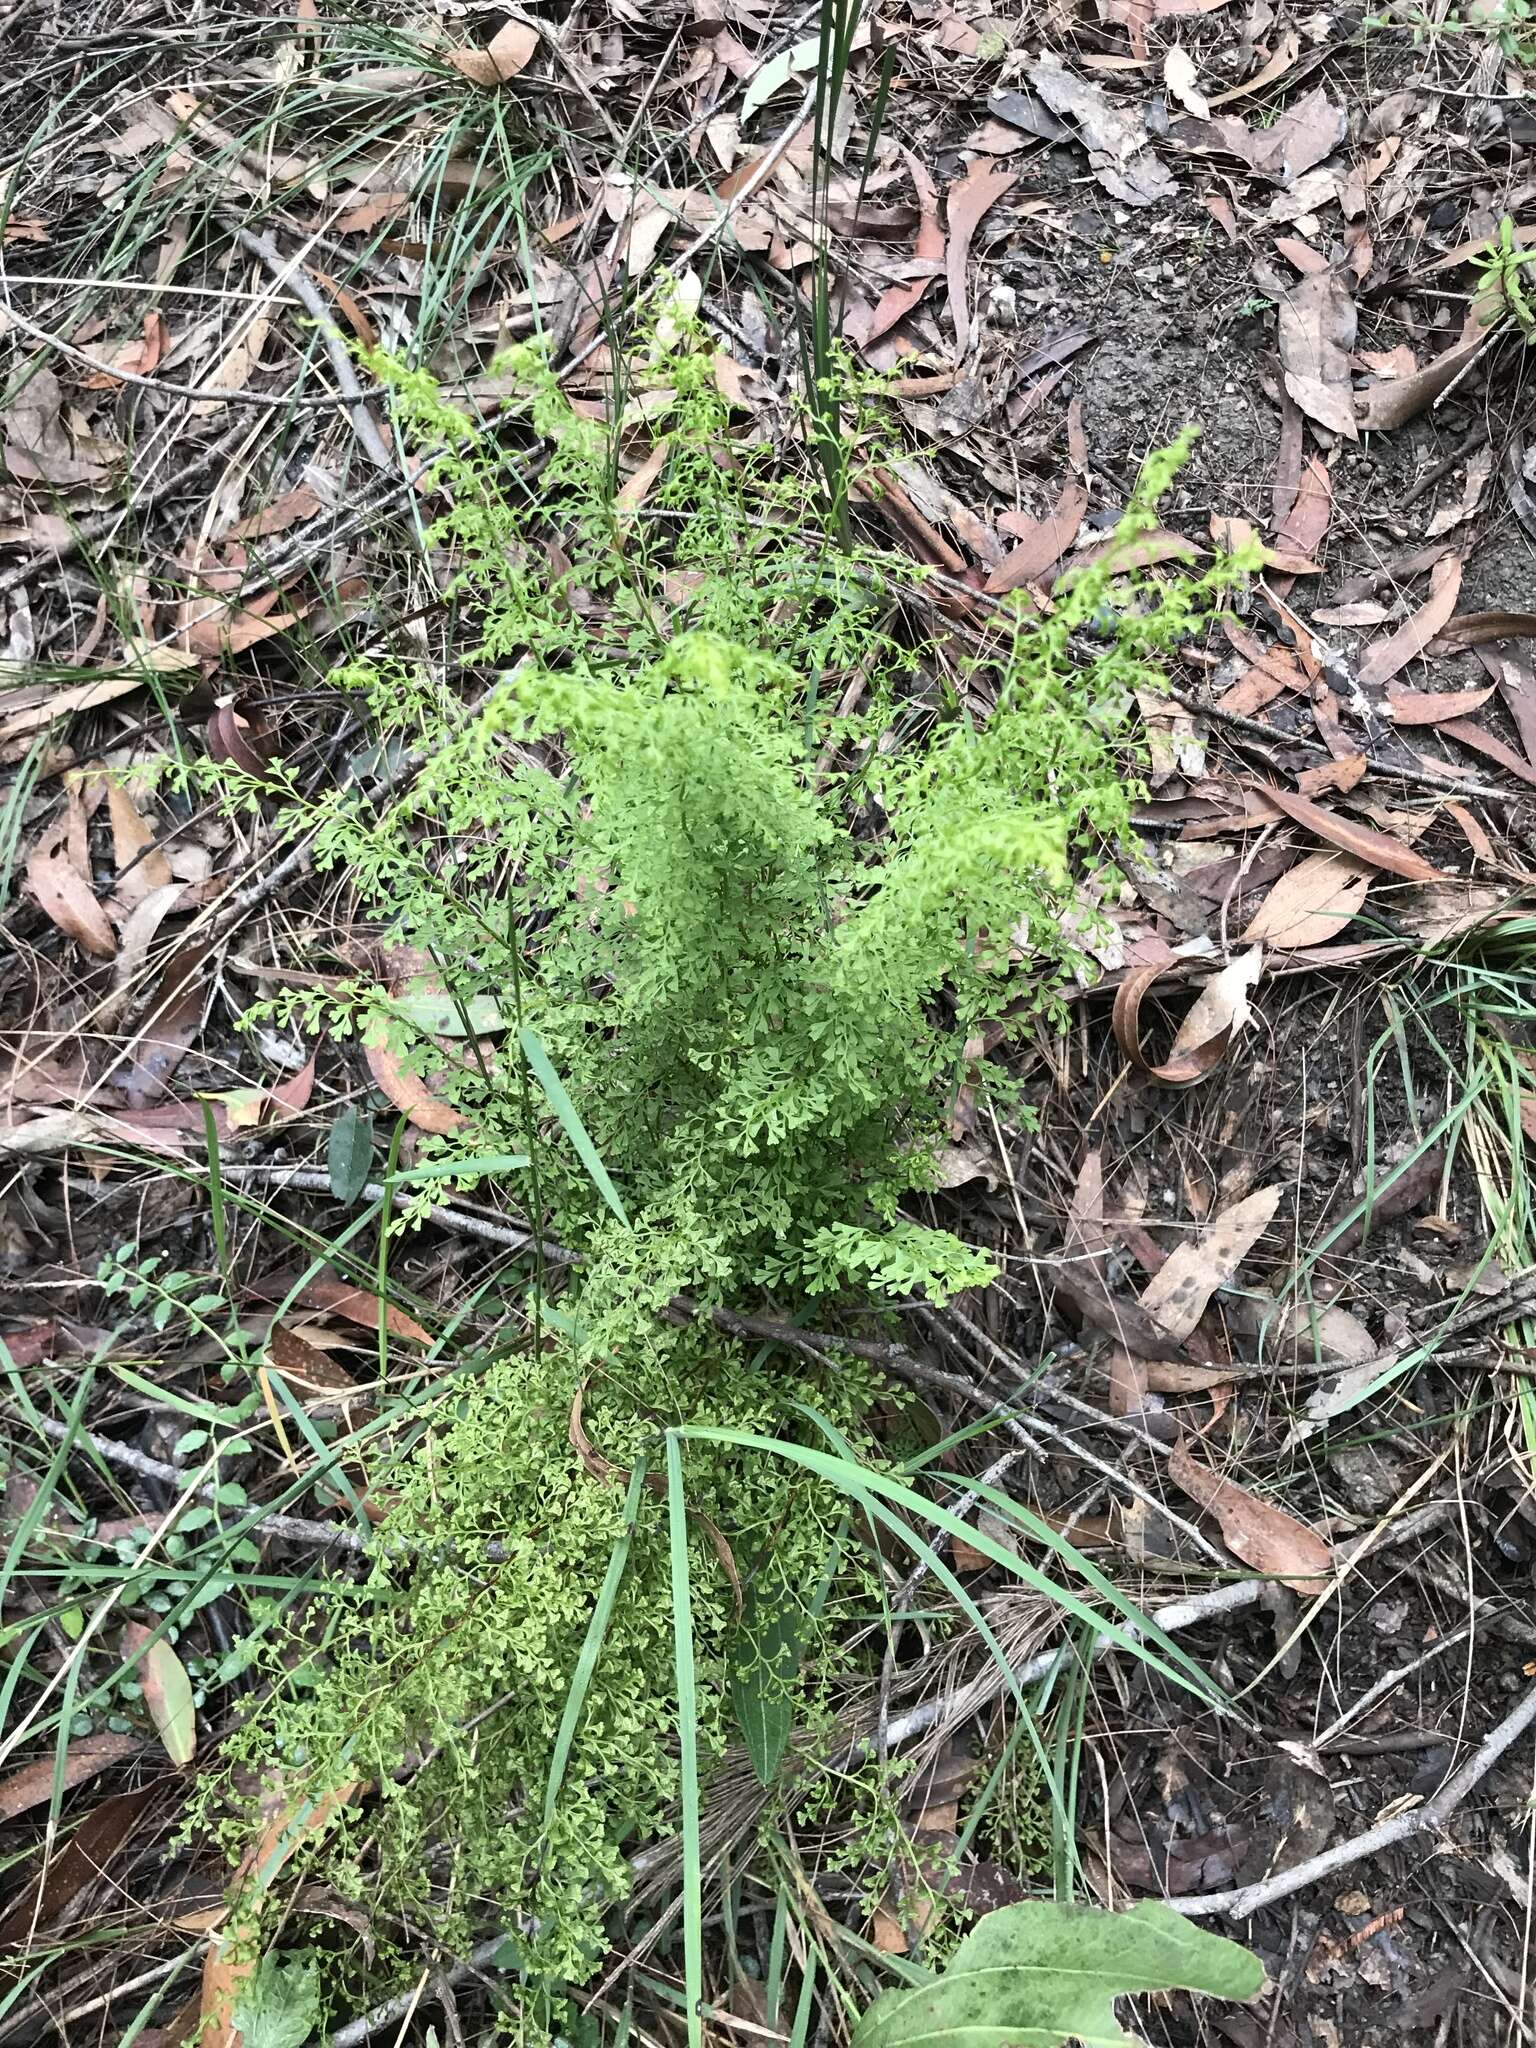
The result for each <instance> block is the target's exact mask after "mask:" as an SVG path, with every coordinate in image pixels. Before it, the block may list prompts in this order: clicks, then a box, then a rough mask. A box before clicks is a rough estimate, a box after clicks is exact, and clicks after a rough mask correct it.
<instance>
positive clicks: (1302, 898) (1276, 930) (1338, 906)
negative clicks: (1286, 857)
mask: <svg viewBox="0 0 1536 2048" xmlns="http://www.w3.org/2000/svg"><path fill="white" fill-rule="evenodd" d="M1374 873H1375V870H1374V869H1373V868H1369V867H1367V866H1365V865H1364V864H1363V863H1362V862H1360V861H1356V860H1351V859H1350V858H1349V856H1348V855H1347V854H1342V853H1309V854H1308V855H1307V856H1306V858H1305V859H1304V860H1299V861H1298V862H1297V863H1296V865H1295V867H1293V868H1290V869H1288V870H1287V871H1286V873H1285V874H1283V875H1282V876H1281V877H1280V879H1279V881H1278V882H1276V884H1275V886H1274V888H1273V889H1271V890H1270V892H1269V894H1268V895H1267V896H1266V897H1265V899H1264V901H1263V902H1262V903H1261V904H1260V906H1259V909H1258V912H1257V915H1256V916H1255V917H1254V918H1253V920H1252V921H1251V922H1250V924H1249V926H1248V929H1247V931H1245V932H1244V933H1243V939H1244V941H1245V943H1247V944H1248V945H1252V944H1253V943H1254V942H1255V941H1256V940H1258V939H1263V940H1264V942H1265V943H1266V945H1270V946H1283V947H1285V948H1286V949H1287V950H1289V949H1290V948H1291V947H1293V946H1324V945H1326V944H1327V943H1328V941H1329V940H1330V939H1334V938H1337V937H1338V935H1339V933H1340V932H1341V931H1343V929H1344V927H1345V925H1347V924H1348V923H1349V922H1350V920H1351V919H1352V918H1353V917H1354V916H1355V914H1356V913H1357V912H1358V910H1359V908H1360V906H1361V904H1362V903H1363V902H1364V901H1365V895H1366V891H1367V890H1368V889H1369V888H1370V886H1371V877H1372V875H1373V874H1374Z"/></svg>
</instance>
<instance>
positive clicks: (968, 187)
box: [945, 159, 1018, 362]
mask: <svg viewBox="0 0 1536 2048" xmlns="http://www.w3.org/2000/svg"><path fill="white" fill-rule="evenodd" d="M1017 183H1018V173H1017V172H1016V171H997V170H994V169H993V168H992V166H991V165H990V164H989V163H986V162H985V161H984V160H982V159H978V160H977V161H976V162H975V163H974V164H972V165H971V168H970V169H969V170H968V171H967V172H966V174H965V176H964V178H962V179H961V180H960V182H959V183H958V184H955V185H951V186H950V188H949V204H948V207H947V213H948V218H949V255H948V257H947V259H946V264H945V275H946V278H947V280H948V283H949V315H950V318H951V319H952V320H953V321H954V323H955V361H956V362H959V361H960V360H961V358H962V357H963V356H964V354H965V352H966V349H967V348H968V347H969V346H970V339H971V314H970V308H969V306H968V305H967V303H966V296H965V265H966V259H967V257H968V256H969V255H970V253H971V239H972V237H973V236H974V234H975V233H976V230H977V228H978V226H979V225H980V223H981V221H982V218H983V216H984V215H985V214H986V213H987V212H988V211H989V210H990V209H991V208H992V207H994V206H995V205H996V204H997V202H998V200H999V199H1001V198H1002V196H1003V194H1004V193H1005V192H1008V191H1011V190H1012V189H1013V187H1014V186H1015V185H1016V184H1017Z"/></svg>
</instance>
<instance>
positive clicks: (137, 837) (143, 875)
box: [107, 777, 171, 906]
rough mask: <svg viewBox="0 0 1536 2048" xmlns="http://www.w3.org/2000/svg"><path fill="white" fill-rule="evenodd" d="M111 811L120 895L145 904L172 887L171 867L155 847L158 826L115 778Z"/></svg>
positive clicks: (109, 798)
mask: <svg viewBox="0 0 1536 2048" xmlns="http://www.w3.org/2000/svg"><path fill="white" fill-rule="evenodd" d="M107 811H108V814H109V816H110V817H111V820H112V861H113V865H114V866H115V867H116V869H117V893H118V896H119V898H120V899H121V901H122V902H124V903H126V904H128V905H130V906H132V905H135V904H139V903H142V902H143V901H144V898H145V897H146V896H152V895H153V894H154V892H155V891H156V890H157V889H164V888H166V887H168V886H169V884H170V881H171V864H170V862H169V861H168V860H167V859H166V857H165V855H164V854H163V853H162V852H161V851H160V849H159V848H158V847H157V846H156V845H155V832H154V827H153V826H152V825H151V824H150V823H149V821H148V819H146V818H145V817H143V816H142V815H141V813H140V812H139V810H138V809H137V807H136V806H135V804H134V801H133V798H132V797H131V796H129V794H128V792H127V790H126V789H124V788H123V786H122V784H121V783H120V782H118V781H117V779H116V778H115V777H110V778H109V779H108V782H107Z"/></svg>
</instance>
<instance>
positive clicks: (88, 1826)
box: [0, 1785, 155, 1950]
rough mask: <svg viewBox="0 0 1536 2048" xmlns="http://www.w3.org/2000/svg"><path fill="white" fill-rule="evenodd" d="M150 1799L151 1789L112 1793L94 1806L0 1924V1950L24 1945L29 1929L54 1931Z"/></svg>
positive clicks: (113, 1854)
mask: <svg viewBox="0 0 1536 2048" xmlns="http://www.w3.org/2000/svg"><path fill="white" fill-rule="evenodd" d="M154 1796H155V1793H154V1787H153V1786H149V1785H146V1786H144V1787H142V1788H141V1789H140V1790H139V1791H137V1792H118V1793H114V1794H113V1796H112V1797H111V1798H110V1799H104V1800H103V1801H102V1802H101V1804H100V1806H97V1807H94V1808H93V1809H92V1811H91V1812H90V1813H88V1814H87V1815H86V1816H85V1818H84V1820H82V1821H81V1823H80V1825H79V1826H78V1827H77V1828H76V1829H75V1831H74V1833H73V1834H72V1835H71V1836H70V1837H69V1840H68V1841H67V1842H65V1843H64V1844H63V1846H62V1847H60V1848H56V1849H55V1851H54V1853H53V1855H52V1856H51V1857H50V1858H49V1860H48V1863H47V1864H46V1866H45V1867H44V1868H43V1869H42V1870H41V1871H40V1872H39V1873H38V1875H37V1876H36V1877H35V1878H34V1879H33V1880H32V1882H30V1883H29V1884H27V1885H25V1886H24V1887H23V1889H22V1891H21V1893H20V1895H19V1896H18V1897H16V1899H15V1900H14V1903H13V1904H12V1905H11V1906H10V1907H9V1909H8V1910H7V1912H6V1914H5V1916H4V1918H3V1919H0V1950H6V1949H12V1948H15V1947H17V1946H19V1945H20V1944H21V1943H23V1942H25V1941H26V1940H27V1938H28V1936H29V1935H30V1934H31V1932H32V1930H33V1928H34V1927H35V1928H38V1929H42V1928H46V1927H52V1926H54V1925H55V1923H56V1922H57V1921H59V1920H60V1919H61V1918H62V1917H63V1916H64V1914H65V1913H66V1912H68V1911H69V1909H70V1908H71V1907H72V1906H73V1905H74V1904H75V1901H76V1900H77V1899H80V1898H82V1897H83V1896H84V1895H85V1893H87V1892H88V1891H90V1890H91V1888H92V1887H93V1886H95V1885H97V1884H99V1883H100V1881H101V1877H102V1873H103V1872H104V1871H105V1870H106V1868H107V1866H108V1865H109V1864H110V1863H111V1862H112V1860H113V1859H114V1858H115V1857H116V1856H117V1855H118V1854H120V1852H121V1850H122V1848H123V1845H124V1843H125V1842H126V1841H127V1840H128V1838H129V1836H130V1834H131V1833H132V1831H133V1828H134V1824H135V1823H136V1822H137V1821H138V1819H139V1817H140V1815H141V1814H142V1813H143V1812H144V1810H145V1808H146V1807H147V1806H148V1805H149V1803H150V1801H151V1800H152V1799H153V1798H154Z"/></svg>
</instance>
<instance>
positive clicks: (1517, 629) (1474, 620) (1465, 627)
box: [1426, 612, 1536, 654]
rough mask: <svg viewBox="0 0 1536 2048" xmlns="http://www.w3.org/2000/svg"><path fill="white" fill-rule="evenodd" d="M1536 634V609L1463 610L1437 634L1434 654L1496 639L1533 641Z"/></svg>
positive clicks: (1478, 644)
mask: <svg viewBox="0 0 1536 2048" xmlns="http://www.w3.org/2000/svg"><path fill="white" fill-rule="evenodd" d="M1533 636H1536V612H1463V613H1462V615H1461V617H1460V618H1459V619H1452V620H1450V621H1449V623H1448V624H1446V625H1445V626H1444V627H1442V628H1441V630H1440V631H1439V632H1438V633H1437V634H1436V635H1435V638H1434V642H1433V644H1432V645H1431V646H1430V647H1429V648H1428V649H1427V650H1426V651H1427V652H1428V653H1430V654H1454V653H1456V652H1457V651H1458V650H1459V649H1461V648H1463V647H1486V646H1488V645H1489V644H1490V643H1491V642H1493V641H1496V640H1529V639H1531V638H1532V637H1533Z"/></svg>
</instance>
